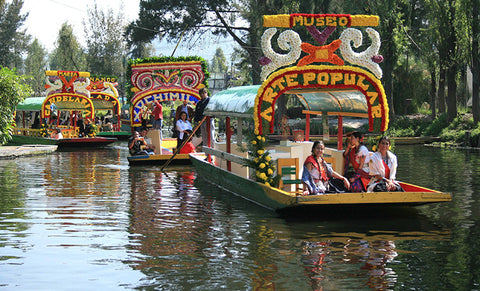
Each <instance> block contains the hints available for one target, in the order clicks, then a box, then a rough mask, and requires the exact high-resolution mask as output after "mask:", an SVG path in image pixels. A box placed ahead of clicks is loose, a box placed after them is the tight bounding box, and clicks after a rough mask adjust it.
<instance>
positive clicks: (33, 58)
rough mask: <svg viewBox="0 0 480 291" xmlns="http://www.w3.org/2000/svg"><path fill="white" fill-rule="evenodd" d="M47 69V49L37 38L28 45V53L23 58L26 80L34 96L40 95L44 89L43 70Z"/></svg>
mask: <svg viewBox="0 0 480 291" xmlns="http://www.w3.org/2000/svg"><path fill="white" fill-rule="evenodd" d="M46 69H47V51H46V50H45V48H43V47H42V46H41V45H40V43H39V42H38V40H37V39H35V40H34V41H33V42H32V43H31V44H30V45H29V47H28V55H27V57H26V59H25V75H27V76H28V77H29V78H28V79H27V80H26V81H27V83H28V84H29V85H30V87H31V88H32V90H33V92H34V94H35V95H36V96H42V93H43V92H44V91H45V87H44V86H45V70H46Z"/></svg>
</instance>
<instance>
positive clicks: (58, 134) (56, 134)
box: [50, 128, 63, 139]
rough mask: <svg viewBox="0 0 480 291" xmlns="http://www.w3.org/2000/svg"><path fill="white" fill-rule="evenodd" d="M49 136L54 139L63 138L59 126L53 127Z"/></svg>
mask: <svg viewBox="0 0 480 291" xmlns="http://www.w3.org/2000/svg"><path fill="white" fill-rule="evenodd" d="M50 137H51V138H55V139H62V138H63V134H62V130H61V129H60V128H55V129H54V130H53V132H52V134H51V135H50Z"/></svg>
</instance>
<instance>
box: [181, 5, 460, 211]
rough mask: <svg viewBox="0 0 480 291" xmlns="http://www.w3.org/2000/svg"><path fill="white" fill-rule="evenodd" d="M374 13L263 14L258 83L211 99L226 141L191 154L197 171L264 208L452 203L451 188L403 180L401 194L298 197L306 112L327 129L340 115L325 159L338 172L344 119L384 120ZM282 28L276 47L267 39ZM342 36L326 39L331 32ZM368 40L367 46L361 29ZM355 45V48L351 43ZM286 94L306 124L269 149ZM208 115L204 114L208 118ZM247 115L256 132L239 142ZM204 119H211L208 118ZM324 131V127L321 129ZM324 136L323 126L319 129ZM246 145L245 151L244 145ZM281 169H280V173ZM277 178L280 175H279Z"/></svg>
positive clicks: (377, 127) (307, 145)
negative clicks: (334, 139)
mask: <svg viewBox="0 0 480 291" xmlns="http://www.w3.org/2000/svg"><path fill="white" fill-rule="evenodd" d="M379 21H380V20H379V17H378V16H375V15H348V14H290V15H286V14H283V15H265V16H263V25H264V27H265V28H266V30H265V32H264V34H263V36H262V41H261V44H262V51H263V54H264V56H263V57H262V58H260V60H259V61H260V63H261V64H262V66H263V67H262V72H261V78H262V84H260V85H256V86H246V87H238V88H230V89H227V90H225V91H223V92H220V93H217V94H215V95H214V96H212V97H211V100H210V102H209V105H208V106H207V108H206V114H208V115H209V116H210V117H213V116H215V118H225V124H226V128H227V132H226V142H225V143H218V144H215V145H213V146H212V147H203V150H204V152H205V154H207V159H204V158H201V157H197V156H196V154H190V158H191V160H192V163H193V165H194V166H195V168H196V169H197V173H198V175H199V176H200V177H201V178H203V179H205V180H207V181H209V182H212V183H213V184H215V185H217V186H218V187H220V188H223V189H226V190H228V191H230V192H233V193H235V194H237V195H239V196H241V197H243V198H245V199H248V200H250V201H252V202H255V203H257V204H259V205H262V206H264V207H266V208H269V209H273V210H277V211H283V210H286V209H298V208H301V209H303V208H316V207H320V208H322V209H327V208H328V209H330V210H333V211H338V210H340V209H345V208H355V209H359V208H363V207H380V208H384V207H387V206H415V205H422V204H427V203H437V202H446V201H451V199H452V196H451V194H450V193H443V192H440V191H436V190H432V189H428V188H425V187H421V186H417V185H412V184H409V183H403V182H400V184H401V186H402V187H403V189H404V190H405V192H372V193H366V192H361V193H329V194H323V195H308V196H303V195H299V190H298V187H297V185H298V184H299V183H301V182H300V181H299V180H298V179H299V177H301V171H302V169H301V168H300V167H299V163H301V162H303V161H304V160H305V158H306V157H307V156H308V155H309V154H310V149H311V146H312V142H311V141H310V132H309V131H310V118H311V116H318V115H321V116H322V123H323V124H324V128H327V129H328V120H329V118H328V117H332V116H333V117H335V116H336V117H337V122H338V132H337V139H338V140H337V148H336V149H335V148H327V149H326V150H325V153H324V157H325V160H326V161H327V162H328V163H330V164H331V165H332V167H333V169H334V170H335V171H337V172H339V173H341V172H343V155H342V154H343V118H344V117H355V118H367V119H368V125H369V130H370V131H372V132H380V133H381V132H385V131H386V130H387V128H388V123H389V115H388V113H389V111H388V104H387V98H386V95H385V91H384V88H383V85H382V83H381V81H380V79H381V78H382V69H381V67H380V65H379V63H381V61H382V60H383V57H382V56H381V55H379V49H380V44H381V41H380V36H379V34H378V32H377V31H376V30H375V29H374V28H373V27H375V26H378V24H379ZM279 29H281V30H282V32H280V33H279V35H278V37H277V38H276V39H277V42H278V47H279V48H281V49H282V50H284V51H287V53H277V52H275V51H274V49H273V47H274V46H273V45H272V39H273V37H274V36H275V35H276V34H277V33H278V30H279ZM298 30H306V31H307V32H308V33H309V34H310V35H311V36H312V39H313V40H314V41H315V43H314V44H310V43H308V42H304V41H302V39H301V37H300V34H299V33H298V32H297V31H298ZM335 30H341V33H340V37H339V38H338V39H336V40H333V41H331V42H330V43H327V40H328V38H329V37H331V36H332V33H333V31H335ZM364 33H366V34H367V35H368V37H369V38H370V42H369V43H370V45H369V46H368V47H367V48H366V49H365V50H364V51H360V52H359V51H358V49H357V48H358V47H360V46H362V45H364V43H363V35H364ZM354 48H355V49H354ZM283 94H290V95H291V96H295V97H296V98H298V99H299V100H300V102H301V103H302V104H303V106H304V107H305V108H306V109H305V110H304V111H303V113H304V114H305V115H306V120H305V123H306V126H305V129H304V131H303V132H302V134H301V135H300V137H299V139H298V140H296V141H295V142H291V141H288V140H284V141H282V142H280V144H279V145H275V146H269V147H266V139H267V138H268V136H267V134H268V133H273V129H274V119H275V108H276V106H275V105H276V101H277V100H278V98H279V97H280V96H282V95H283ZM207 118H209V117H207ZM233 119H235V120H236V125H237V134H236V139H237V142H236V143H234V142H232V137H233V134H232V131H231V130H230V128H231V124H232V123H233V121H232V120H233ZM245 120H252V131H253V132H254V133H255V135H254V136H253V137H252V139H251V140H250V141H246V142H245V141H243V138H242V125H243V124H244V123H245ZM207 123H208V120H207ZM324 132H325V131H324ZM323 138H324V139H329V135H328V130H327V131H326V132H325V133H324V135H323ZM245 148H248V149H249V150H248V151H245ZM280 162H282V163H283V162H286V163H290V164H289V167H287V168H289V169H290V170H292V169H293V170H294V171H291V172H289V173H288V174H287V175H286V176H287V179H290V180H293V181H290V182H291V183H289V184H287V182H285V183H283V182H281V183H279V185H277V183H276V179H278V177H280V176H281V169H282V168H283V166H281V165H280ZM279 174H280V175H279ZM276 177H277V178H276Z"/></svg>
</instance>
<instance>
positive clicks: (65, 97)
mask: <svg viewBox="0 0 480 291" xmlns="http://www.w3.org/2000/svg"><path fill="white" fill-rule="evenodd" d="M62 103H63V104H66V105H67V106H63V105H61V104H62ZM52 104H55V106H56V107H57V108H59V109H60V110H61V109H62V108H66V109H69V110H79V111H82V112H83V114H84V117H85V118H90V119H93V118H94V116H95V113H94V110H93V109H94V107H93V102H92V100H91V99H90V98H89V97H87V96H83V95H79V94H75V93H56V94H51V95H49V96H48V97H47V98H45V100H44V101H43V104H42V110H41V116H42V118H50V116H51V113H52V111H51V106H52Z"/></svg>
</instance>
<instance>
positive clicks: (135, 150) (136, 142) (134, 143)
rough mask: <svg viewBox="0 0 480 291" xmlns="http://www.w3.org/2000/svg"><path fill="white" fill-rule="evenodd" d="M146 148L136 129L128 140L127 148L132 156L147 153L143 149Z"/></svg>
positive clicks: (147, 153)
mask: <svg viewBox="0 0 480 291" xmlns="http://www.w3.org/2000/svg"><path fill="white" fill-rule="evenodd" d="M146 148H147V143H146V142H145V140H144V139H143V137H141V136H140V133H138V131H135V132H134V133H133V136H132V137H131V138H130V140H129V141H128V150H129V152H130V154H131V155H132V156H139V155H149V152H147V151H146V150H145V149H146Z"/></svg>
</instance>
